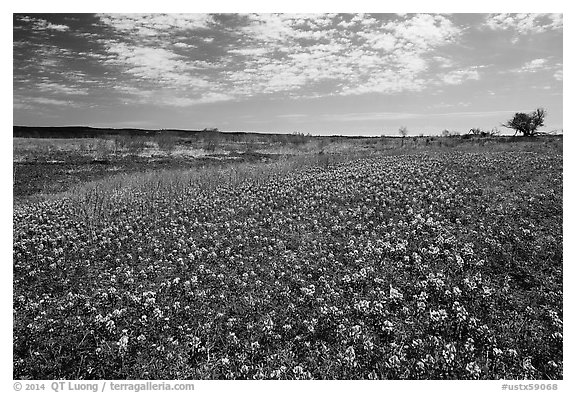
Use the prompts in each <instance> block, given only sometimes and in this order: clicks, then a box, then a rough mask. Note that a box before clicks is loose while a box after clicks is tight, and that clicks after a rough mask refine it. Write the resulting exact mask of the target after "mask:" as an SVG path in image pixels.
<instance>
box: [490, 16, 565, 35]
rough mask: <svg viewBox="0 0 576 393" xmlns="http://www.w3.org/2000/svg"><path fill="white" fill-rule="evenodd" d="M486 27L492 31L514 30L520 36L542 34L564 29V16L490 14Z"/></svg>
mask: <svg viewBox="0 0 576 393" xmlns="http://www.w3.org/2000/svg"><path fill="white" fill-rule="evenodd" d="M486 26H487V27H488V28H490V29H492V30H513V31H515V32H517V33H519V34H530V33H542V32H544V31H548V30H558V29H562V28H563V17H562V14H490V15H488V16H487V17H486Z"/></svg>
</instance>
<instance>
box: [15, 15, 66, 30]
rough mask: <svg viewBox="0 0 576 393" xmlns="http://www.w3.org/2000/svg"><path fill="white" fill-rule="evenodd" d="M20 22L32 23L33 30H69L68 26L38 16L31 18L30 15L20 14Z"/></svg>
mask: <svg viewBox="0 0 576 393" xmlns="http://www.w3.org/2000/svg"><path fill="white" fill-rule="evenodd" d="M18 19H19V20H20V21H21V22H26V23H30V24H31V25H32V30H35V31H46V30H54V31H68V30H70V27H69V26H66V25H57V24H53V23H50V22H48V21H47V20H44V19H40V18H32V17H30V16H22V17H19V18H18Z"/></svg>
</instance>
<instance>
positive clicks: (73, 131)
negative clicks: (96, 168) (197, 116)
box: [13, 126, 217, 138]
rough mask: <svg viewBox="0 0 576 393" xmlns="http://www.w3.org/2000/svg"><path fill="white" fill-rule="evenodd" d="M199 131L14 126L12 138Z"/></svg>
mask: <svg viewBox="0 0 576 393" xmlns="http://www.w3.org/2000/svg"><path fill="white" fill-rule="evenodd" d="M199 132H217V131H199V130H191V131H187V130H142V129H138V128H119V129H118V128H94V127H84V126H67V127H29V126H14V128H13V136H14V137H19V138H96V137H102V136H148V137H150V136H155V135H159V134H160V133H162V134H171V135H176V136H192V135H194V134H197V133H199Z"/></svg>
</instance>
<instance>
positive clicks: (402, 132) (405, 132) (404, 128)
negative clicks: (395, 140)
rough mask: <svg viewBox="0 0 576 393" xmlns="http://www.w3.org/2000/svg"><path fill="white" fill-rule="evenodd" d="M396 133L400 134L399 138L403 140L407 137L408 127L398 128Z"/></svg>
mask: <svg viewBox="0 0 576 393" xmlns="http://www.w3.org/2000/svg"><path fill="white" fill-rule="evenodd" d="M398 133H399V134H400V136H401V137H402V138H405V137H406V135H408V127H406V126H402V127H400V128H399V129H398Z"/></svg>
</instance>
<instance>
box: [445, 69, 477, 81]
mask: <svg viewBox="0 0 576 393" xmlns="http://www.w3.org/2000/svg"><path fill="white" fill-rule="evenodd" d="M476 68H477V67H469V68H467V69H462V70H455V71H450V72H448V73H447V74H444V75H443V76H442V77H441V80H442V81H443V82H444V83H445V84H448V85H459V84H462V83H464V82H465V81H468V80H479V79H480V74H479V73H478V70H477V69H476Z"/></svg>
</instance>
